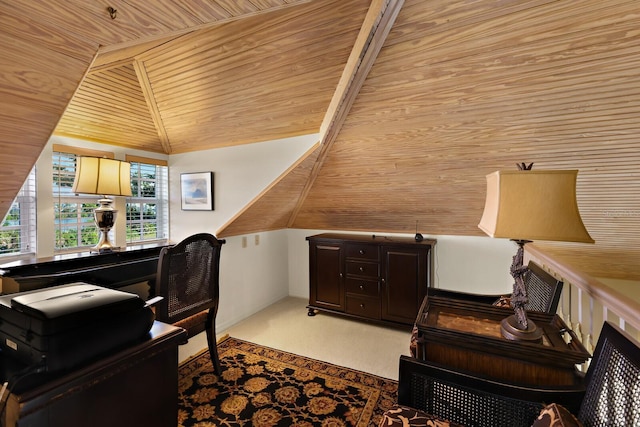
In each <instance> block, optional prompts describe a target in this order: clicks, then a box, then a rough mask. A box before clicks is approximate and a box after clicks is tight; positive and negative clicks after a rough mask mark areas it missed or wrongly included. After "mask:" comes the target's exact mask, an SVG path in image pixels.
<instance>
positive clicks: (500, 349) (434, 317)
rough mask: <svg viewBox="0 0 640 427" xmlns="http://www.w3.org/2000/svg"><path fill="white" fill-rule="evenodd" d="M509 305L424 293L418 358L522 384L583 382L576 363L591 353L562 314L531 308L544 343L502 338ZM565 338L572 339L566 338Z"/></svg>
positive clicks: (558, 384) (420, 314) (530, 315)
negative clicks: (502, 321)
mask: <svg viewBox="0 0 640 427" xmlns="http://www.w3.org/2000/svg"><path fill="white" fill-rule="evenodd" d="M512 313H513V311H512V310H510V309H508V308H501V307H493V306H491V305H488V304H481V303H475V302H469V301H460V300H453V299H449V298H442V297H434V296H428V297H425V299H424V301H423V303H422V306H421V308H420V311H419V313H418V317H417V319H416V326H417V328H418V341H419V343H418V352H417V353H418V354H417V356H418V357H419V358H422V359H425V360H428V361H430V362H435V363H439V364H442V365H445V366H448V367H451V368H454V369H457V370H462V371H467V372H473V373H476V374H482V375H485V376H488V377H491V378H495V379H498V380H502V381H508V382H511V383H516V384H522V385H539V386H547V385H548V386H555V385H557V386H562V385H574V384H576V383H578V382H580V380H581V377H580V376H579V375H578V374H577V372H576V368H575V365H576V364H580V363H583V362H585V361H586V360H587V359H588V358H589V357H590V354H589V353H588V352H587V350H586V349H585V348H584V347H583V345H582V343H581V342H580V341H579V340H578V339H577V337H576V336H575V334H574V333H573V332H572V331H570V330H569V329H568V328H567V326H566V325H565V323H564V322H563V321H562V319H560V317H558V316H557V315H551V314H546V313H537V312H528V313H527V314H528V316H529V318H530V319H531V320H533V321H534V322H535V323H536V325H537V326H538V327H539V328H542V330H543V331H544V332H543V342H542V343H534V342H523V341H511V340H507V339H505V338H503V337H502V335H501V333H500V321H501V320H502V319H504V318H505V317H507V316H509V315H511V314H512ZM565 338H566V339H567V340H568V339H570V341H569V342H566V341H565Z"/></svg>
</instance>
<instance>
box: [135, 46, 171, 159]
mask: <svg viewBox="0 0 640 427" xmlns="http://www.w3.org/2000/svg"><path fill="white" fill-rule="evenodd" d="M133 68H134V69H135V70H136V75H137V76H138V81H139V82H140V88H141V89H142V93H143V94H144V99H145V100H146V101H147V105H148V106H149V113H150V114H151V118H152V119H153V124H154V125H155V127H156V131H157V132H158V138H160V144H162V149H163V150H164V152H165V153H166V154H171V143H170V141H169V135H167V130H166V129H165V127H164V123H163V121H162V115H161V114H160V109H159V108H158V103H157V102H156V97H155V95H154V93H153V88H152V87H151V82H150V81H149V76H148V74H147V69H146V67H145V66H144V62H142V61H139V60H137V59H134V60H133Z"/></svg>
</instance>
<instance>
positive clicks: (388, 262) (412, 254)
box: [382, 246, 429, 324]
mask: <svg viewBox="0 0 640 427" xmlns="http://www.w3.org/2000/svg"><path fill="white" fill-rule="evenodd" d="M382 255H383V262H382V266H383V267H382V268H383V270H384V271H383V280H382V282H383V283H382V285H383V286H382V289H383V297H382V319H384V320H390V321H394V322H401V323H406V324H413V323H414V322H415V319H416V315H417V314H418V309H419V308H420V304H421V303H422V300H423V299H424V296H425V295H426V293H427V286H428V280H427V278H428V271H427V269H428V265H429V264H428V255H429V250H428V249H427V248H394V247H390V246H389V247H383V248H382Z"/></svg>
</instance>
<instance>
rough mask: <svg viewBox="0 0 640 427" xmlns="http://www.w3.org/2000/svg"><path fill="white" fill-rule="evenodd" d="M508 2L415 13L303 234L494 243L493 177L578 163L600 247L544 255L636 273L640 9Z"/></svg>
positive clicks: (385, 53) (356, 117)
mask: <svg viewBox="0 0 640 427" xmlns="http://www.w3.org/2000/svg"><path fill="white" fill-rule="evenodd" d="M506 5H507V6H508V7H503V6H504V5H503V4H502V3H501V4H500V5H498V4H496V3H493V2H471V3H469V2H451V1H447V2H444V1H442V2H430V4H429V7H426V6H425V5H424V4H423V2H420V1H407V2H406V3H405V6H404V8H403V10H402V12H401V13H400V16H399V17H398V19H397V21H396V25H395V26H394V28H393V30H392V32H391V34H390V35H389V37H388V38H387V41H386V45H385V47H384V48H383V50H382V52H381V53H380V55H379V56H378V59H377V61H376V64H375V66H374V67H373V68H372V70H371V72H370V73H369V77H368V79H367V81H366V82H365V84H364V86H363V88H362V90H361V91H360V94H359V97H358V99H357V100H356V102H355V103H354V105H353V107H352V109H351V111H350V114H349V116H348V118H347V120H346V121H345V124H344V126H343V127H342V129H341V132H340V135H339V136H338V138H337V140H336V142H335V143H334V146H333V148H332V150H331V151H330V152H329V153H328V156H327V158H326V160H325V162H324V165H323V167H322V169H321V170H320V172H319V175H318V177H317V178H316V180H315V183H314V186H313V188H312V189H311V190H310V193H309V196H308V198H307V199H306V200H305V202H304V204H303V205H302V207H301V209H300V212H299V214H298V215H297V217H296V220H295V221H294V222H293V226H294V227H300V228H310V229H318V228H330V229H348V230H372V229H374V230H379V231H389V232H391V231H394V232H406V233H411V232H413V230H414V227H415V223H416V221H419V224H420V231H421V232H423V233H426V234H452V235H482V233H481V232H480V230H478V228H477V223H478V221H479V219H480V217H481V215H482V209H483V206H484V194H485V185H486V184H485V175H486V174H487V173H490V172H492V171H494V170H498V169H505V168H507V169H508V168H515V164H516V163H518V162H522V161H526V162H535V166H534V167H535V168H546V169H554V168H572V169H573V168H577V169H579V170H580V173H579V176H578V202H579V205H580V209H581V212H582V214H583V217H584V222H585V224H586V226H587V228H588V229H589V231H590V233H591V235H592V236H593V237H594V239H595V240H596V244H595V245H564V244H563V245H561V246H560V247H561V249H557V247H558V244H556V245H553V244H543V245H541V246H544V247H549V248H550V249H549V250H553V251H554V253H555V254H556V255H557V256H564V257H567V258H571V260H572V261H573V262H575V263H576V264H577V265H578V267H579V268H583V269H586V270H588V271H591V272H593V274H597V275H603V276H609V277H631V276H633V277H635V278H636V279H638V278H640V271H639V269H638V267H637V263H634V262H632V258H639V255H640V251H639V250H638V248H637V245H635V244H634V243H633V241H632V239H634V238H635V236H636V235H637V234H638V231H639V230H640V214H639V212H640V205H639V203H640V202H639V200H640V198H639V197H638V195H639V194H640V187H639V185H640V184H639V182H640V180H639V179H638V178H639V177H640V174H639V173H638V171H637V170H636V169H635V168H634V166H633V165H634V164H637V163H638V161H639V160H640V149H639V147H640V143H639V139H638V135H639V132H638V130H639V129H638V127H639V126H640V124H639V123H638V121H637V117H638V112H639V107H640V91H639V89H638V88H640V73H638V71H637V70H638V66H639V65H640V52H639V51H638V48H637V46H638V45H639V42H640V40H639V39H638V37H639V36H640V32H638V31H637V17H638V15H637V5H635V4H633V2H624V1H623V2H616V1H605V2H602V1H588V2H580V4H579V5H578V4H576V3H572V2H563V1H561V2H548V1H547V2H545V1H532V2H506ZM607 211H610V212H613V211H615V212H617V214H616V213H607ZM623 230H624V231H623ZM631 230H634V231H633V232H630V231H631ZM552 248H553V249H552ZM598 254H602V258H601V259H600V260H598V261H594V258H595V259H597V258H598Z"/></svg>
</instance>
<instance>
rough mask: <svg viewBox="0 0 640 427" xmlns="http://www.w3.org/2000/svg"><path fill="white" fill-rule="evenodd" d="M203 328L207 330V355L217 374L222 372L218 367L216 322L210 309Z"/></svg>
mask: <svg viewBox="0 0 640 427" xmlns="http://www.w3.org/2000/svg"><path fill="white" fill-rule="evenodd" d="M205 330H206V332H207V344H208V346H209V356H210V357H211V364H212V365H213V372H215V373H216V374H218V375H219V374H221V373H222V368H221V367H220V359H219V358H218V346H217V343H216V322H215V319H214V316H213V315H212V313H211V311H209V314H208V315H207V323H206V325H205Z"/></svg>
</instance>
